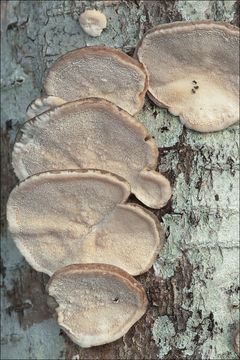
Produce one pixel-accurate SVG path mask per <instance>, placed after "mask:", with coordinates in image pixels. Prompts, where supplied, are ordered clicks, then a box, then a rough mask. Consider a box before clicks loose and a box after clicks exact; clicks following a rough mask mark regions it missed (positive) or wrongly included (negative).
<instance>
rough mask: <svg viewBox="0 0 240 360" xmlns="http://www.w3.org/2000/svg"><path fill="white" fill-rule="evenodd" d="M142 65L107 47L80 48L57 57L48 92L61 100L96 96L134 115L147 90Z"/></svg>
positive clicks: (139, 107)
mask: <svg viewBox="0 0 240 360" xmlns="http://www.w3.org/2000/svg"><path fill="white" fill-rule="evenodd" d="M147 85H148V82H147V76H146V72H145V70H144V68H143V66H142V65H141V64H140V63H139V62H138V61H137V60H135V59H133V58H131V57H130V56H128V55H126V54H125V53H123V52H121V51H119V50H116V49H113V48H107V47H99V46H96V47H84V48H80V49H76V50H73V51H70V52H68V53H67V54H65V55H63V56H61V57H60V58H58V59H57V60H56V61H55V62H54V63H53V65H52V66H51V68H50V69H49V72H48V75H47V78H46V82H45V89H46V93H47V94H48V95H53V96H58V97H60V98H61V99H63V100H65V101H74V100H78V99H83V98H89V97H98V98H103V99H106V100H109V101H111V102H112V103H114V104H116V105H118V106H119V107H121V108H122V109H124V110H126V111H128V112H129V114H131V115H134V114H136V113H137V112H138V111H140V109H141V108H142V106H143V104H144V96H145V93H146V90H147Z"/></svg>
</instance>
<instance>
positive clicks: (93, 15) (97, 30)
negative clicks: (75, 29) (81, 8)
mask: <svg viewBox="0 0 240 360" xmlns="http://www.w3.org/2000/svg"><path fill="white" fill-rule="evenodd" d="M79 22H80V25H81V27H82V29H83V30H84V31H85V33H87V34H88V35H90V36H93V37H97V36H100V35H101V33H102V31H103V29H105V27H106V26H107V19H106V16H105V15H104V14H103V13H101V12H100V11H97V10H86V11H85V12H84V13H83V14H81V15H80V18H79Z"/></svg>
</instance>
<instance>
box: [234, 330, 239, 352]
mask: <svg viewBox="0 0 240 360" xmlns="http://www.w3.org/2000/svg"><path fill="white" fill-rule="evenodd" d="M233 345H234V348H235V351H236V353H237V354H238V356H240V331H239V330H237V331H236V332H235V334H234V338H233Z"/></svg>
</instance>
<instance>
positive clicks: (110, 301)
mask: <svg viewBox="0 0 240 360" xmlns="http://www.w3.org/2000/svg"><path fill="white" fill-rule="evenodd" d="M47 291H48V293H49V295H50V296H53V297H54V298H55V300H56V301H57V303H58V304H59V306H58V308H57V309H56V314H57V320H58V323H59V325H60V326H61V328H62V329H63V330H64V331H65V332H66V333H67V334H68V336H69V337H70V338H71V339H72V340H73V341H74V342H75V343H76V344H78V345H80V346H81V347H91V346H97V345H102V344H106V343H110V342H112V341H115V340H117V339H119V338H120V337H122V336H123V335H124V334H126V333H127V331H128V330H129V329H130V327H131V326H132V325H133V324H134V323H135V322H136V321H138V320H139V319H140V318H141V317H142V316H143V315H144V313H145V312H146V309H147V305H148V300H147V296H146V293H145V291H144V288H143V287H142V285H141V284H140V283H139V282H138V281H137V280H135V279H134V278H133V277H132V276H130V275H129V274H128V273H126V272H125V271H123V270H122V269H120V268H118V267H115V266H111V265H106V264H101V265H99V264H85V265H70V266H67V267H65V268H63V269H61V270H59V271H57V272H56V273H54V274H53V276H52V277H51V279H50V280H49V282H48V284H47Z"/></svg>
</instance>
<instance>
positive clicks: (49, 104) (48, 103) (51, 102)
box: [26, 96, 65, 120]
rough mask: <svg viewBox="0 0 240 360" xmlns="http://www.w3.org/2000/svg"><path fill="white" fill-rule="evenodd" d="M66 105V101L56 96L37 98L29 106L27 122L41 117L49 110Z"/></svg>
mask: <svg viewBox="0 0 240 360" xmlns="http://www.w3.org/2000/svg"><path fill="white" fill-rule="evenodd" d="M64 103H65V100H63V99H60V98H58V97H56V96H43V97H40V98H37V99H35V100H33V101H32V102H31V104H29V106H28V108H27V111H26V120H29V119H32V118H33V117H35V116H37V115H40V114H42V113H43V112H45V111H47V110H50V109H54V108H55V107H56V106H59V105H62V104H64Z"/></svg>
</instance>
